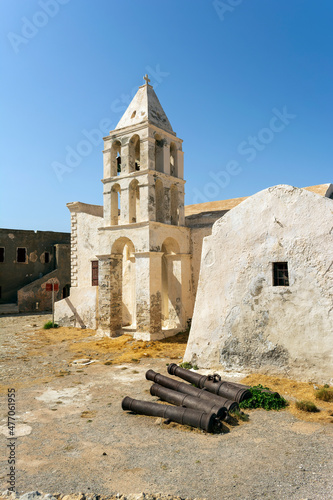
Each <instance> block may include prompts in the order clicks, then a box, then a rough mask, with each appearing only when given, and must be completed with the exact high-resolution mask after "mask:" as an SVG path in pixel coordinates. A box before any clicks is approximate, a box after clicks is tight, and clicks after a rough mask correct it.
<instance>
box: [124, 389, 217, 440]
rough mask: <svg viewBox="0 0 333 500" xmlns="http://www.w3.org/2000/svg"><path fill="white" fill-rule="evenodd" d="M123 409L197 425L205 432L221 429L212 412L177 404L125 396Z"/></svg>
mask: <svg viewBox="0 0 333 500" xmlns="http://www.w3.org/2000/svg"><path fill="white" fill-rule="evenodd" d="M121 406H122V409H123V410H130V411H133V412H135V413H139V414H140V415H149V416H154V417H162V418H165V419H167V420H172V421H173V422H177V423H179V424H183V425H190V426H191V427H198V428H199V429H203V430H204V431H207V432H216V431H217V430H220V429H221V422H220V420H219V419H218V418H217V417H216V415H215V414H214V413H205V412H203V411H198V410H193V409H192V408H182V407H179V406H170V405H163V404H159V403H151V402H149V401H142V400H139V399H132V398H130V397H128V396H126V397H125V398H124V399H123V401H122V403H121Z"/></svg>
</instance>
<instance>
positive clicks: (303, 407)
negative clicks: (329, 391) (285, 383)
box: [296, 400, 319, 413]
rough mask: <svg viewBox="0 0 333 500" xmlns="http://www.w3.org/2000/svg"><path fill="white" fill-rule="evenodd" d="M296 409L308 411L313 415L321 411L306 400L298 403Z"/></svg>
mask: <svg viewBox="0 0 333 500" xmlns="http://www.w3.org/2000/svg"><path fill="white" fill-rule="evenodd" d="M296 408H297V409H298V410H301V411H308V412H311V413H315V412H317V411H319V409H318V408H317V407H316V405H315V404H314V403H312V401H306V400H302V401H296Z"/></svg>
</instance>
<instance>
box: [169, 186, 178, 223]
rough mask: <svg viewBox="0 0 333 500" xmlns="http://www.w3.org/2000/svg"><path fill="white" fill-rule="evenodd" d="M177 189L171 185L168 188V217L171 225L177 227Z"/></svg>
mask: <svg viewBox="0 0 333 500" xmlns="http://www.w3.org/2000/svg"><path fill="white" fill-rule="evenodd" d="M178 198H179V196H178V188H177V186H176V185H175V184H173V185H172V186H171V188H170V215H171V224H173V225H174V226H178V223H179V207H178V203H179V201H178Z"/></svg>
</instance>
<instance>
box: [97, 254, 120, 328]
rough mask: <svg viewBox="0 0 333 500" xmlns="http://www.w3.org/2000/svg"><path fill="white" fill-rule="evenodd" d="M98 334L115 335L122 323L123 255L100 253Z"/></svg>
mask: <svg viewBox="0 0 333 500" xmlns="http://www.w3.org/2000/svg"><path fill="white" fill-rule="evenodd" d="M97 257H98V330H97V333H98V334H102V335H106V336H108V337H114V336H116V334H117V331H119V330H120V328H121V324H122V255H121V254H112V255H98V256H97Z"/></svg>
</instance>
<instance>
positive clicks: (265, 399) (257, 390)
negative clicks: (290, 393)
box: [239, 384, 288, 410]
mask: <svg viewBox="0 0 333 500" xmlns="http://www.w3.org/2000/svg"><path fill="white" fill-rule="evenodd" d="M262 389H268V390H269V391H270V389H269V388H268V387H263V386H262V385H261V384H259V385H256V386H254V387H250V392H251V394H252V395H251V397H250V398H249V399H246V400H245V401H242V402H241V403H239V407H240V408H264V410H281V409H282V408H285V407H286V406H288V402H287V401H286V400H285V399H284V398H282V397H281V396H279V394H277V393H273V394H270V393H268V392H263V391H262Z"/></svg>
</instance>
